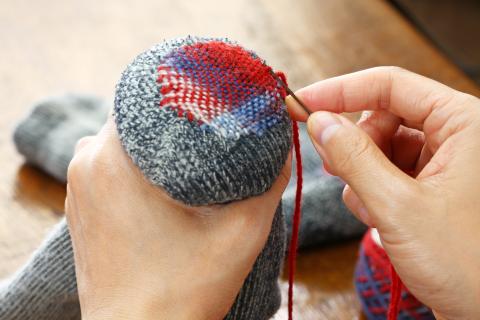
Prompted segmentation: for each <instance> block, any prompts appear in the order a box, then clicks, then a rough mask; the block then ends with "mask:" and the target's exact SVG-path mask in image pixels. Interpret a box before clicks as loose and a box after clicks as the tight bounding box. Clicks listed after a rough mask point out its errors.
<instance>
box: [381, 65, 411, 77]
mask: <svg viewBox="0 0 480 320" xmlns="http://www.w3.org/2000/svg"><path fill="white" fill-rule="evenodd" d="M380 68H383V71H385V72H386V73H387V74H389V75H391V76H397V75H399V74H404V73H409V72H410V71H408V70H407V69H405V68H402V67H399V66H385V67H380Z"/></svg>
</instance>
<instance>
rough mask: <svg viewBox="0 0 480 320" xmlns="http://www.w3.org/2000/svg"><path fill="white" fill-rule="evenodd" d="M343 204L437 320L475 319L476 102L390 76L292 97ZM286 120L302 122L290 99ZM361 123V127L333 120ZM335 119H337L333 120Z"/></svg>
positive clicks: (382, 73) (478, 237)
mask: <svg viewBox="0 0 480 320" xmlns="http://www.w3.org/2000/svg"><path fill="white" fill-rule="evenodd" d="M298 96H299V98H300V99H301V100H302V101H303V102H304V103H305V104H306V105H307V106H308V107H309V109H310V111H319V110H323V111H319V112H315V113H313V114H312V115H311V116H310V117H309V118H308V129H309V133H310V135H311V138H312V140H313V142H314V144H315V147H316V149H317V151H318V152H319V153H320V155H321V156H322V158H323V160H324V162H325V166H326V169H327V170H328V171H329V172H331V173H332V174H334V175H338V176H340V177H341V178H342V179H343V180H345V181H346V183H347V186H346V187H345V190H344V194H343V199H344V201H345V203H346V204H347V206H348V207H349V208H350V209H351V211H352V212H353V213H354V214H355V215H356V216H357V217H358V218H359V219H361V220H362V221H363V222H365V223H367V224H369V225H370V226H375V227H377V228H378V231H379V234H380V237H381V241H382V244H383V246H384V248H385V250H386V252H387V254H388V255H389V257H390V259H391V261H392V263H393V265H394V267H395V269H396V271H397V273H398V274H399V276H400V278H401V279H402V281H403V283H404V284H405V285H406V287H407V288H408V289H409V290H410V291H411V292H412V293H413V294H414V295H415V296H416V297H417V298H418V299H419V300H421V301H422V302H423V303H425V304H426V305H428V306H429V307H431V308H432V309H433V310H434V312H435V314H436V315H437V317H438V318H445V319H480V304H479V301H480V195H479V194H480V166H479V159H480V100H479V99H477V98H475V97H473V96H470V95H467V94H465V93H461V92H458V91H455V90H453V89H451V88H449V87H447V86H444V85H442V84H440V83H438V82H435V81H433V80H430V79H427V78H425V77H422V76H419V75H417V74H414V73H411V72H408V71H405V70H402V69H399V68H394V67H381V68H374V69H370V70H365V71H361V72H358V73H353V74H349V75H345V76H341V77H337V78H333V79H329V80H325V81H320V82H318V83H315V84H313V85H311V86H308V87H306V88H303V89H301V90H300V91H299V92H298ZM288 104H289V109H290V112H291V114H292V115H293V116H294V117H295V118H297V119H299V120H306V119H307V115H306V114H305V113H304V112H302V111H301V109H299V107H298V106H297V105H295V104H294V103H293V101H292V100H291V99H290V100H289V101H288ZM363 110H371V112H368V113H365V114H364V116H363V117H362V118H361V119H360V121H359V122H358V123H357V125H355V124H353V123H351V122H350V121H349V120H347V119H346V118H344V117H342V116H340V115H337V114H333V113H340V112H357V111H363ZM331 112H333V113H331Z"/></svg>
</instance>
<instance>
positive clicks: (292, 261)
mask: <svg viewBox="0 0 480 320" xmlns="http://www.w3.org/2000/svg"><path fill="white" fill-rule="evenodd" d="M292 129H293V146H294V149H295V160H296V163H297V167H296V168H297V190H296V193H295V211H294V213H293V224H292V238H291V239H290V250H289V253H288V268H289V269H288V319H289V320H292V319H293V281H294V278H295V268H296V258H297V246H298V231H299V227H300V218H301V205H302V187H303V172H302V171H303V168H302V155H301V153H300V137H299V133H298V124H297V122H296V121H293V127H292Z"/></svg>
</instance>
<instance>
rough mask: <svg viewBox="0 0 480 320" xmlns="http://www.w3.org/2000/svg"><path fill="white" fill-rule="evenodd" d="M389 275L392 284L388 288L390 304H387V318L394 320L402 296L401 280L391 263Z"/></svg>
mask: <svg viewBox="0 0 480 320" xmlns="http://www.w3.org/2000/svg"><path fill="white" fill-rule="evenodd" d="M390 277H391V281H392V286H391V288H390V305H389V306H388V313H387V319H388V320H396V319H397V315H398V309H399V308H400V298H401V296H402V282H401V280H400V277H399V276H398V274H397V272H396V271H395V268H394V267H393V265H390Z"/></svg>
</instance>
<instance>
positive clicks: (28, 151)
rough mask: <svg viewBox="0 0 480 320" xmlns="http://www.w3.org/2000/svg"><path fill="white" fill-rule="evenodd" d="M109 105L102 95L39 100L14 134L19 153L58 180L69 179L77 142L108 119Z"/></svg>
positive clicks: (79, 95) (73, 95)
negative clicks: (68, 174) (70, 164)
mask: <svg viewBox="0 0 480 320" xmlns="http://www.w3.org/2000/svg"><path fill="white" fill-rule="evenodd" d="M108 109H109V104H108V103H107V102H106V101H105V100H103V99H101V98H98V97H95V96H89V95H85V94H66V95H63V96H58V97H50V98H47V99H45V100H43V101H40V102H38V103H36V104H35V105H34V106H33V108H32V111H31V113H30V114H28V115H27V117H26V118H25V119H23V120H22V121H20V123H19V124H18V125H17V127H16V129H15V132H14V134H13V141H14V143H15V146H16V147H17V150H18V152H19V153H21V154H22V155H23V156H24V157H25V159H27V161H28V162H29V163H30V164H33V165H35V166H37V167H40V168H41V169H43V170H45V171H46V172H47V173H49V174H50V175H52V176H53V177H55V178H56V179H58V180H60V181H62V182H66V177H67V169H68V164H69V163H70V160H71V159H72V157H73V153H74V151H75V144H76V143H77V141H78V140H79V139H80V138H82V137H85V136H89V135H94V134H96V133H97V132H98V130H99V129H100V127H101V126H102V125H103V124H104V123H105V121H106V119H107V113H108Z"/></svg>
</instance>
